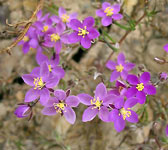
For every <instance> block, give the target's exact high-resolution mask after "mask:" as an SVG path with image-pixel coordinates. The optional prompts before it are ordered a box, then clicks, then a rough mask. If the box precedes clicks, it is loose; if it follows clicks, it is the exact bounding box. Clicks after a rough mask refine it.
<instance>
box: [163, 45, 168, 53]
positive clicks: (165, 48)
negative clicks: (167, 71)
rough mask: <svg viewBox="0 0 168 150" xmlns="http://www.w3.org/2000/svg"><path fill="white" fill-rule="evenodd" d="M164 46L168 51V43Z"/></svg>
mask: <svg viewBox="0 0 168 150" xmlns="http://www.w3.org/2000/svg"><path fill="white" fill-rule="evenodd" d="M163 48H164V50H165V51H166V52H167V53H168V44H166V45H165V46H164V47H163Z"/></svg>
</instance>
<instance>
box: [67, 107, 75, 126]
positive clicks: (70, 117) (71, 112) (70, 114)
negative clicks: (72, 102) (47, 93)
mask: <svg viewBox="0 0 168 150" xmlns="http://www.w3.org/2000/svg"><path fill="white" fill-rule="evenodd" d="M64 117H65V119H66V120H67V121H68V122H69V123H70V124H74V123H75V120H76V114H75V112H74V110H73V109H72V108H71V107H66V108H65V111H64Z"/></svg>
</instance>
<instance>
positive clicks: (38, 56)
mask: <svg viewBox="0 0 168 150" xmlns="http://www.w3.org/2000/svg"><path fill="white" fill-rule="evenodd" d="M36 61H37V63H38V64H39V65H40V64H42V63H43V62H45V61H48V58H47V56H46V55H43V54H42V53H41V52H37V54H36Z"/></svg>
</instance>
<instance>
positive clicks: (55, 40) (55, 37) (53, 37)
mask: <svg viewBox="0 0 168 150" xmlns="http://www.w3.org/2000/svg"><path fill="white" fill-rule="evenodd" d="M58 40H60V36H59V35H58V34H55V33H53V34H51V41H52V42H53V41H54V42H57V41H58Z"/></svg>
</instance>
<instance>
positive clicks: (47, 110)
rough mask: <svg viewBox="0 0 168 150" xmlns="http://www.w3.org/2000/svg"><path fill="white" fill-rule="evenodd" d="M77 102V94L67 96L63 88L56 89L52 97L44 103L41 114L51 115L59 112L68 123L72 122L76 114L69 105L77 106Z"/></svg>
mask: <svg viewBox="0 0 168 150" xmlns="http://www.w3.org/2000/svg"><path fill="white" fill-rule="evenodd" d="M78 104H79V100H78V97H77V96H73V95H70V96H67V95H66V93H65V92H64V91H63V90H56V91H55V92H54V97H51V98H50V100H49V101H48V103H46V104H45V105H44V106H45V107H44V109H43V110H42V114H44V115H48V116H51V115H56V114H57V113H60V114H61V115H63V116H64V117H65V119H66V120H67V121H68V122H69V123H71V124H74V123H75V120H76V114H75V112H74V110H73V109H72V108H71V107H77V106H78Z"/></svg>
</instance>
